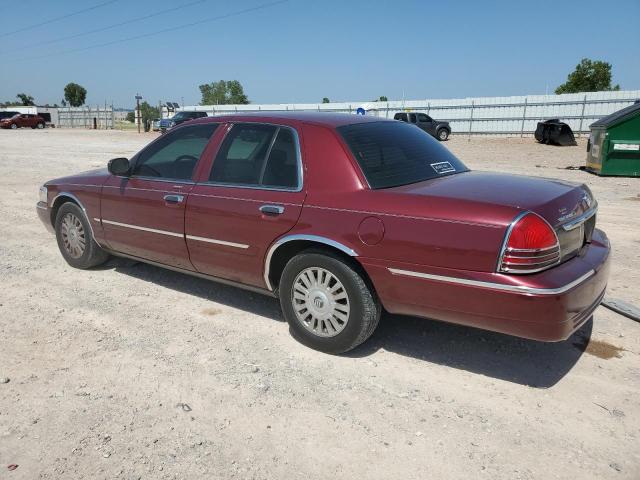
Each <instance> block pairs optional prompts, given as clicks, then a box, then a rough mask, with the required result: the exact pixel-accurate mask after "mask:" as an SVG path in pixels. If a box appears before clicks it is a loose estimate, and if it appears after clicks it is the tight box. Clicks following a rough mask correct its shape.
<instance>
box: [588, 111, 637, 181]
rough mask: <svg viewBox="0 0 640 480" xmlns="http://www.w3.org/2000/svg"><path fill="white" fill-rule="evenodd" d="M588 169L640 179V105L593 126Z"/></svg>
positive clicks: (607, 174)
mask: <svg viewBox="0 0 640 480" xmlns="http://www.w3.org/2000/svg"><path fill="white" fill-rule="evenodd" d="M590 128H591V135H590V136H589V142H588V143H587V170H589V171H591V172H593V173H597V174H598V175H604V176H614V175H618V176H625V177H640V103H639V102H636V103H634V104H633V105H630V106H628V107H626V108H623V109H622V110H618V111H617V112H614V113H612V114H611V115H607V116H606V117H603V118H601V119H600V120H597V121H596V122H594V123H592V124H591V127H590Z"/></svg>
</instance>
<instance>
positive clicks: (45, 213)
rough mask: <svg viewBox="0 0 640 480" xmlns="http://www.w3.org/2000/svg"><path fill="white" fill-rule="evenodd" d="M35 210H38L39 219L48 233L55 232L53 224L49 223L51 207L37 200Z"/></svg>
mask: <svg viewBox="0 0 640 480" xmlns="http://www.w3.org/2000/svg"><path fill="white" fill-rule="evenodd" d="M36 211H37V212H38V217H40V221H42V223H43V224H44V226H45V228H46V229H47V231H48V232H49V233H55V230H54V229H53V225H52V224H51V209H50V208H49V206H48V205H47V204H46V203H45V202H38V204H37V205H36Z"/></svg>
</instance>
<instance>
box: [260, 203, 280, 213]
mask: <svg viewBox="0 0 640 480" xmlns="http://www.w3.org/2000/svg"><path fill="white" fill-rule="evenodd" d="M260 211H261V212H262V213H264V214H265V215H282V214H283V213H284V207H283V206H282V205H262V206H261V207H260Z"/></svg>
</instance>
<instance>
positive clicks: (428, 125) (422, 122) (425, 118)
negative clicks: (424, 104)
mask: <svg viewBox="0 0 640 480" xmlns="http://www.w3.org/2000/svg"><path fill="white" fill-rule="evenodd" d="M418 125H419V126H420V128H422V129H423V130H424V131H425V132H427V133H430V134H431V135H435V134H436V129H435V122H434V121H433V119H432V118H431V117H430V116H429V115H425V114H424V113H419V114H418Z"/></svg>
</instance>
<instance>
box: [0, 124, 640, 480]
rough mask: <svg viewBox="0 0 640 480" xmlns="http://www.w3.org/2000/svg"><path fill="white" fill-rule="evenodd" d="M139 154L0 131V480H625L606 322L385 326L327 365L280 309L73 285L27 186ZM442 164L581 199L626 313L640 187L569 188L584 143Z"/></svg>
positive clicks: (127, 284)
mask: <svg viewBox="0 0 640 480" xmlns="http://www.w3.org/2000/svg"><path fill="white" fill-rule="evenodd" d="M152 138H154V135H152V134H146V135H145V134H143V135H138V134H136V133H133V132H115V131H108V132H102V131H97V132H91V131H69V130H66V131H64V130H46V131H32V130H20V131H16V132H13V131H0V191H1V192H2V195H1V196H0V231H1V232H2V234H1V237H0V238H1V239H0V286H1V288H0V378H1V377H7V378H8V379H9V382H8V383H0V478H1V479H34V478H47V479H79V478H91V479H94V478H95V479H100V478H124V479H139V478H142V479H165V478H166V479H174V478H175V479H196V478H207V479H212V478H220V479H223V478H224V479H228V478H242V479H248V478H256V479H262V478H277V479H288V478H307V479H327V478H332V479H351V478H358V479H372V478H380V479H396V478H397V479H403V480H408V479H420V480H423V479H425V478H438V479H445V478H447V479H448V478H461V479H462V478H464V479H469V478H487V479H519V478H522V479H533V478H536V479H537V478H540V479H549V478H561V479H565V478H579V479H581V480H585V479H608V478H612V479H637V478H640V452H639V449H638V446H639V445H640V442H639V438H638V437H639V436H640V358H639V356H638V354H639V353H640V340H639V338H638V336H639V334H640V324H638V323H635V322H633V321H631V320H629V319H627V318H624V317H621V316H619V315H617V314H615V313H613V312H610V311H608V310H606V309H605V308H603V307H600V308H598V310H596V312H595V316H594V321H593V322H592V323H589V324H587V325H586V326H585V327H584V328H583V329H582V330H581V331H580V332H578V333H577V334H576V335H574V336H573V337H572V338H571V339H569V340H568V341H567V342H563V343H559V344H542V343H536V342H530V341H524V340H519V339H516V338H511V337H508V336H505V335H500V334H493V333H488V332H483V331H480V330H475V329H470V328H462V327H457V326H452V325H446V324H442V323H438V322H432V321H427V320H418V319H413V318H404V317H396V316H386V317H383V319H382V322H381V325H380V327H379V329H378V330H377V332H376V333H375V334H374V336H373V338H372V339H371V340H370V341H369V342H368V343H367V344H365V345H364V346H362V347H360V348H359V349H357V350H356V351H355V352H353V353H352V354H350V355H346V356H329V355H323V354H320V353H317V352H314V351H312V350H309V349H306V348H304V347H302V346H301V345H299V344H298V343H296V342H295V341H294V340H292V339H291V338H290V336H289V334H288V330H287V326H286V324H285V323H284V322H283V319H282V316H281V314H280V311H279V306H278V303H277V301H276V300H275V299H271V298H266V297H261V296H259V295H255V294H251V293H247V292H245V291H242V290H238V289H235V288H231V287H226V286H220V285H216V284H213V283H209V282H207V281H204V280H199V279H194V278H191V277H187V276H184V275H181V274H177V273H172V272H169V271H165V270H161V269H159V268H155V267H150V266H145V265H141V264H133V263H131V262H127V261H123V260H114V261H111V262H110V263H109V264H108V265H107V266H106V267H104V268H101V269H98V270H93V271H79V270H74V269H71V268H70V267H68V266H67V265H66V263H65V262H64V261H63V260H62V257H61V256H60V254H59V252H58V249H57V246H56V244H55V241H54V238H53V237H52V236H50V235H49V234H47V233H46V232H45V230H44V227H43V226H42V225H41V224H40V222H39V220H38V218H37V215H36V212H35V203H36V201H37V193H38V187H39V186H40V185H41V183H42V182H43V181H45V180H47V179H51V178H54V177H58V176H62V175H67V174H71V173H74V172H78V171H81V170H85V169H89V168H94V167H98V166H102V165H105V164H106V161H107V160H108V159H110V158H113V157H116V156H123V155H124V156H127V155H131V154H132V153H134V152H135V151H136V150H138V149H139V148H140V147H141V146H143V145H144V144H145V143H147V142H148V141H150V140H151V139H152ZM447 146H448V147H449V148H451V149H452V150H453V151H454V152H455V153H457V154H458V155H459V156H460V157H461V158H462V159H463V160H464V161H465V162H466V163H467V164H468V165H469V166H470V167H471V168H474V169H480V170H502V171H507V172H515V173H525V174H531V175H539V176H547V177H553V178H563V179H568V180H575V181H580V182H585V183H587V184H588V185H589V186H590V187H591V188H592V190H593V191H594V193H595V194H596V196H597V198H598V200H599V202H600V215H599V226H600V227H601V228H603V229H605V230H606V231H607V233H608V234H609V237H610V238H611V241H612V243H613V257H614V263H613V271H612V277H611V282H610V289H609V295H610V296H612V297H617V298H621V299H623V300H626V301H629V302H633V303H635V304H636V305H640V293H639V292H638V289H639V284H640V282H639V276H638V271H639V269H640V214H639V210H640V179H627V178H598V177H595V176H592V175H589V174H587V173H584V172H581V171H577V170H566V169H565V167H568V166H578V165H582V164H583V162H584V156H585V146H584V142H581V144H580V145H579V146H578V147H566V148H558V147H548V146H542V145H537V144H535V143H534V141H533V140H532V139H529V138H527V139H519V138H518V139H504V138H501V139H496V138H474V139H472V140H471V141H467V139H466V138H453V139H452V140H451V141H449V142H448V143H447ZM589 338H590V343H589ZM10 464H17V465H18V467H17V468H16V469H15V470H13V471H9V469H8V466H9V465H10Z"/></svg>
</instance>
